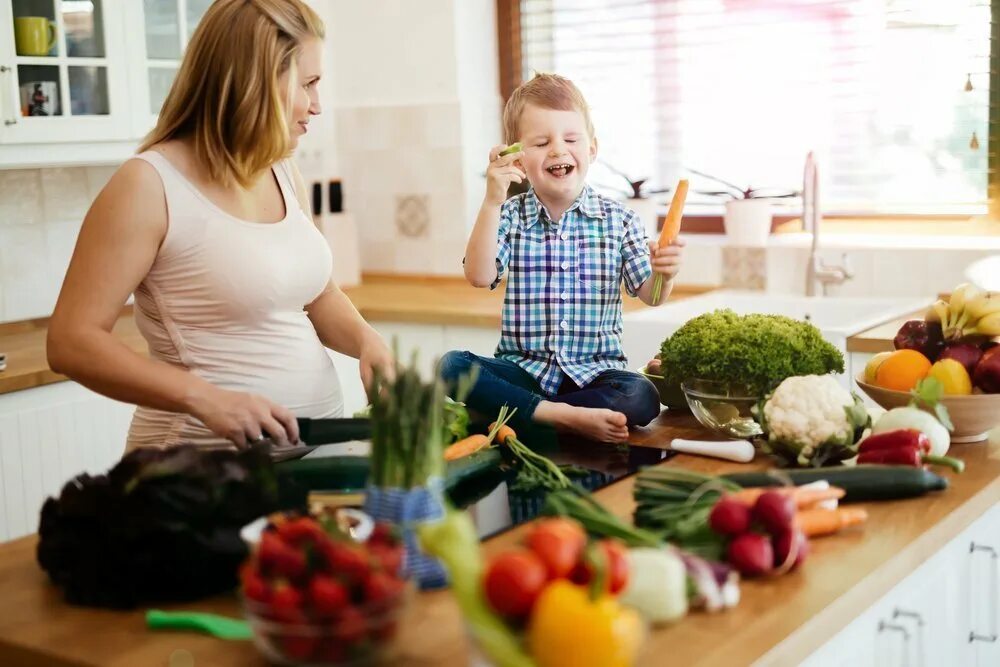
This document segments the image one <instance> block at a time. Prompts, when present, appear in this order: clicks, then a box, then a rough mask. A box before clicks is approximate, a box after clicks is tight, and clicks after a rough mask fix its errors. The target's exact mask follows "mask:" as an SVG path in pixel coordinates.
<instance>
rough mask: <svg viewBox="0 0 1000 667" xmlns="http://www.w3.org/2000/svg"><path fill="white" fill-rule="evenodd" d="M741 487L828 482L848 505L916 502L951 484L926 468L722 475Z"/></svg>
mask: <svg viewBox="0 0 1000 667" xmlns="http://www.w3.org/2000/svg"><path fill="white" fill-rule="evenodd" d="M722 477H724V478H725V479H728V480H730V481H733V482H736V483H737V484H739V485H740V486H780V485H782V484H785V483H786V480H791V481H792V483H793V484H795V485H796V486H799V485H801V484H808V483H810V482H815V481H816V480H820V479H825V480H826V481H828V482H829V483H830V484H831V485H833V486H839V487H840V488H842V489H843V490H844V491H845V492H846V493H845V495H844V498H843V500H844V502H858V501H862V500H895V499H897V498H914V497H916V496H922V495H924V494H925V493H927V492H929V491H941V490H943V489H946V488H948V480H947V479H945V478H944V477H941V476H940V475H937V474H935V473H933V472H930V471H929V470H924V469H923V468H913V467H910V466H892V465H861V466H855V467H848V466H831V467H827V468H803V469H801V470H769V471H762V472H740V473H731V474H729V475H722Z"/></svg>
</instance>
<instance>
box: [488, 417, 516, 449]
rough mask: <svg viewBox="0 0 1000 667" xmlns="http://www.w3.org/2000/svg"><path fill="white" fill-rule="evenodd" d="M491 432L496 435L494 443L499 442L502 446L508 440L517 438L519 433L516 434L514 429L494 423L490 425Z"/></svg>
mask: <svg viewBox="0 0 1000 667" xmlns="http://www.w3.org/2000/svg"><path fill="white" fill-rule="evenodd" d="M489 432H490V433H493V434H494V436H493V440H494V442H499V443H500V444H503V443H505V442H507V438H517V433H515V432H514V429H512V428H511V427H510V426H507V425H506V424H498V423H496V422H493V423H492V424H490V429H489Z"/></svg>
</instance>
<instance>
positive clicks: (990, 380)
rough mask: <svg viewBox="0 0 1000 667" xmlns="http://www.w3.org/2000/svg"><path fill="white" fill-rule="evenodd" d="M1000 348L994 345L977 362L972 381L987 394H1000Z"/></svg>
mask: <svg viewBox="0 0 1000 667" xmlns="http://www.w3.org/2000/svg"><path fill="white" fill-rule="evenodd" d="M994 350H1000V348H997V347H994V348H992V349H991V350H989V351H988V352H987V353H986V354H984V355H983V358H982V359H980V360H979V363H978V364H976V370H975V372H974V373H973V374H972V382H973V384H975V385H976V386H977V387H979V389H981V390H982V391H983V393H986V394H1000V352H994Z"/></svg>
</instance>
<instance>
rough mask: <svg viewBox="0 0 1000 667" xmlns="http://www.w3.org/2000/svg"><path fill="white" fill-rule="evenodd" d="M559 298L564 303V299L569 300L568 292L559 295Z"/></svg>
mask: <svg viewBox="0 0 1000 667" xmlns="http://www.w3.org/2000/svg"><path fill="white" fill-rule="evenodd" d="M559 298H560V299H562V300H563V301H565V300H566V299H568V298H569V292H563V293H562V294H560V295H559Z"/></svg>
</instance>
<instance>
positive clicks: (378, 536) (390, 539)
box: [366, 521, 399, 546]
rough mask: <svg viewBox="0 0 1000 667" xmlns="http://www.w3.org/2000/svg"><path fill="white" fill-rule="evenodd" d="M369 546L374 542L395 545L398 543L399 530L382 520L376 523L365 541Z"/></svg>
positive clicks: (374, 543)
mask: <svg viewBox="0 0 1000 667" xmlns="http://www.w3.org/2000/svg"><path fill="white" fill-rule="evenodd" d="M366 544H368V545H369V546H374V545H376V544H381V545H387V546H395V545H397V544H399V532H398V531H397V530H396V527H395V526H393V525H392V524H391V523H386V522H384V521H382V522H379V523H376V524H375V528H374V529H373V530H372V534H371V536H370V537H369V538H368V542H366Z"/></svg>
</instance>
